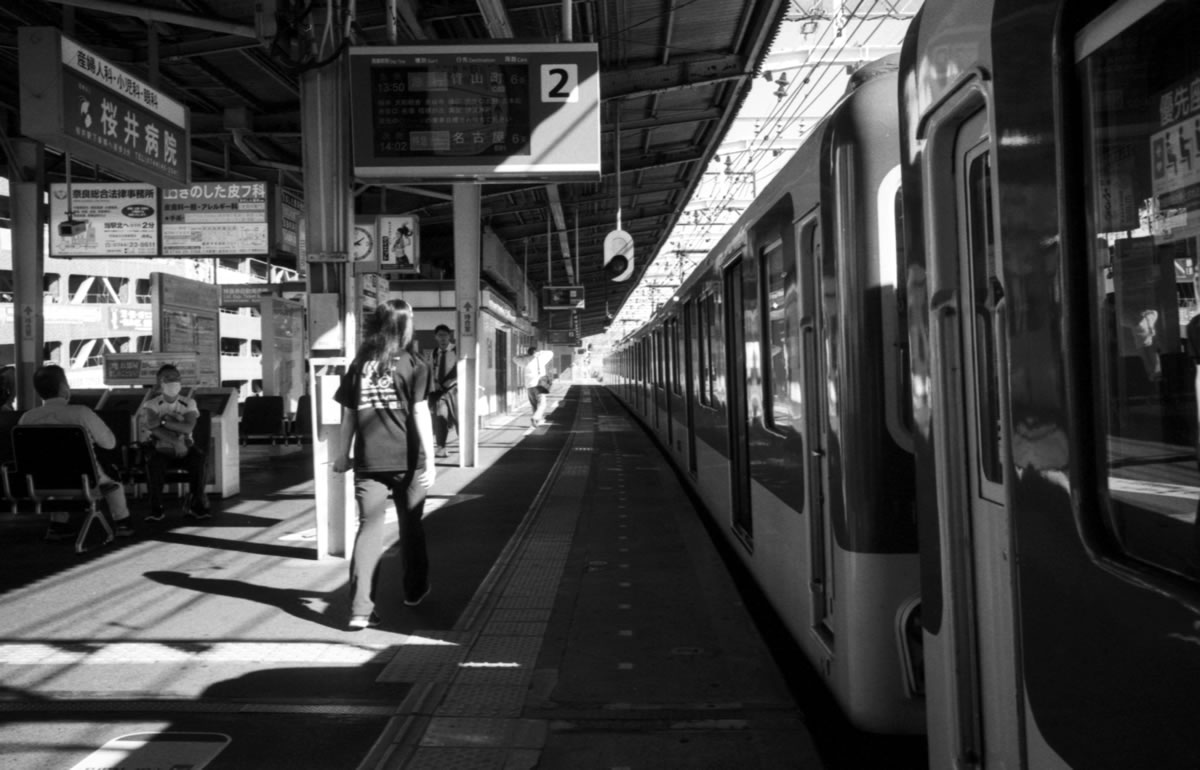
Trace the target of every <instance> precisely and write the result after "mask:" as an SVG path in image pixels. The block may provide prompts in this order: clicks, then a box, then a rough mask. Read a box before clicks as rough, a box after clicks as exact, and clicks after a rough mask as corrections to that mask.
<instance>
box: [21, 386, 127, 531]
mask: <svg viewBox="0 0 1200 770" xmlns="http://www.w3.org/2000/svg"><path fill="white" fill-rule="evenodd" d="M33 389H34V390H36V391H37V394H38V395H39V396H40V397H41V399H42V405H41V406H38V407H34V408H33V409H30V410H29V411H28V412H25V413H24V414H22V415H21V417H20V419H19V420H18V421H17V424H18V425H82V426H83V427H84V429H85V430H86V431H87V432H88V435H89V436H90V437H91V439H92V443H93V444H95V445H96V446H98V447H100V448H101V449H113V448H114V447H116V445H117V437H116V436H114V435H113V432H112V430H111V429H109V427H108V426H107V425H105V424H104V420H101V419H100V415H98V414H96V413H95V412H93V411H92V410H91V408H89V407H87V406H84V405H83V404H72V403H69V401H70V400H71V386H70V384H69V383H68V382H67V373H66V372H65V371H63V369H62V367H61V366H57V365H55V364H46V365H45V366H39V367H38V368H37V370H36V371H35V372H34V373H33ZM97 481H98V482H99V484H100V491H101V492H102V493H103V495H104V502H105V504H106V505H107V506H108V515H109V517H110V518H112V521H113V532H114V533H115V534H116V535H117V536H118V537H131V536H132V535H133V534H134V531H133V528H132V527H130V526H129V506H128V505H127V504H126V502H125V487H124V486H123V485H122V484H121V483H120V482H118V481H114V480H113V479H112V477H111V476H110V475H109V474H108V473H106V472H105V469H104V468H103V467H101V468H100V477H99V478H98V479H97ZM68 518H69V516H68V514H67V513H66V512H63V511H56V512H54V513H51V514H50V528H49V529H47V530H46V539H47V540H63V539H67V538H70V537H74V534H73V533H72V532H70V530H69V528H68V526H67V521H68Z"/></svg>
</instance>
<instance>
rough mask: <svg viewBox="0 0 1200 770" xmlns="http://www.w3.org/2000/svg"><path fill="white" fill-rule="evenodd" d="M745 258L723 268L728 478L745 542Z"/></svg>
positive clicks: (748, 529) (748, 521)
mask: <svg viewBox="0 0 1200 770" xmlns="http://www.w3.org/2000/svg"><path fill="white" fill-rule="evenodd" d="M746 272H747V268H746V261H745V259H743V258H742V257H741V256H739V257H738V258H737V259H735V260H734V261H733V262H731V263H730V264H729V266H728V267H726V268H725V350H726V351H727V354H726V356H725V361H726V364H725V365H726V372H727V382H728V392H727V401H728V403H727V405H726V408H727V411H726V414H727V415H728V420H729V469H730V473H731V474H732V475H731V476H730V479H729V493H730V501H729V502H730V505H731V509H732V510H731V512H732V518H733V521H732V524H733V528H734V531H736V532H737V534H738V535H740V536H741V537H742V538H743V539H744V540H745V541H746V542H750V541H751V539H752V538H753V537H754V526H753V519H752V517H751V514H750V426H749V413H748V412H747V397H746V324H745V297H744V295H743V293H742V292H743V291H744V287H745V284H746V280H747V276H746Z"/></svg>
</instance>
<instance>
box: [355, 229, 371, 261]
mask: <svg viewBox="0 0 1200 770" xmlns="http://www.w3.org/2000/svg"><path fill="white" fill-rule="evenodd" d="M350 252H351V253H352V254H353V255H354V258H355V259H356V260H357V259H368V258H369V257H370V256H371V255H372V254H374V253H375V233H373V232H371V229H370V228H368V227H364V226H362V225H355V226H354V242H353V243H352V244H350Z"/></svg>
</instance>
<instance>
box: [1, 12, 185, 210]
mask: <svg viewBox="0 0 1200 770" xmlns="http://www.w3.org/2000/svg"><path fill="white" fill-rule="evenodd" d="M17 44H18V48H19V50H20V62H19V71H20V88H21V133H22V134H24V135H26V136H29V137H32V138H34V139H38V140H40V141H42V142H45V143H46V144H48V145H50V146H52V147H57V148H59V149H63V150H67V151H69V152H72V153H74V154H75V155H76V156H77V157H78V158H80V159H81V160H84V161H87V162H90V163H96V164H99V165H101V166H104V167H105V168H110V169H112V170H114V171H117V172H120V173H122V174H126V175H128V176H130V177H132V178H133V179H137V180H140V181H143V182H150V183H152V184H156V185H158V186H160V187H169V186H176V185H181V184H187V182H188V181H189V179H190V177H189V175H188V174H189V167H190V165H191V161H190V146H191V137H190V135H189V131H190V126H191V116H190V114H189V113H188V110H187V108H186V107H184V106H183V104H182V103H180V102H177V101H175V100H174V99H171V98H170V97H168V96H167V95H166V94H164V93H162V92H161V91H159V90H158V89H156V88H153V87H151V86H150V85H149V84H147V83H144V82H142V81H141V80H138V79H137V78H135V77H133V76H132V75H130V74H129V73H127V72H125V71H123V70H121V69H119V68H117V67H115V66H114V65H112V64H111V63H109V62H107V61H105V60H104V58H103V57H101V56H98V55H97V54H95V53H93V52H92V51H90V50H88V49H86V48H84V47H83V46H81V45H79V44H77V43H75V42H74V41H72V40H70V39H69V38H66V37H64V36H63V35H62V34H61V33H60V32H59V31H58V30H57V29H54V28H52V27H22V28H21V29H19V30H18V32H17Z"/></svg>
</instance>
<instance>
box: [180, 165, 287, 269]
mask: <svg viewBox="0 0 1200 770" xmlns="http://www.w3.org/2000/svg"><path fill="white" fill-rule="evenodd" d="M267 188H268V185H267V183H266V182H203V183H196V184H193V185H191V186H189V187H174V188H170V189H166V190H163V191H162V230H163V249H162V253H163V255H164V256H178V257H182V256H208V257H215V256H226V255H235V254H236V255H254V254H264V255H265V254H269V253H270V251H271V238H270V223H269V222H268V216H267V212H268V210H269V209H268V207H267Z"/></svg>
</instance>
